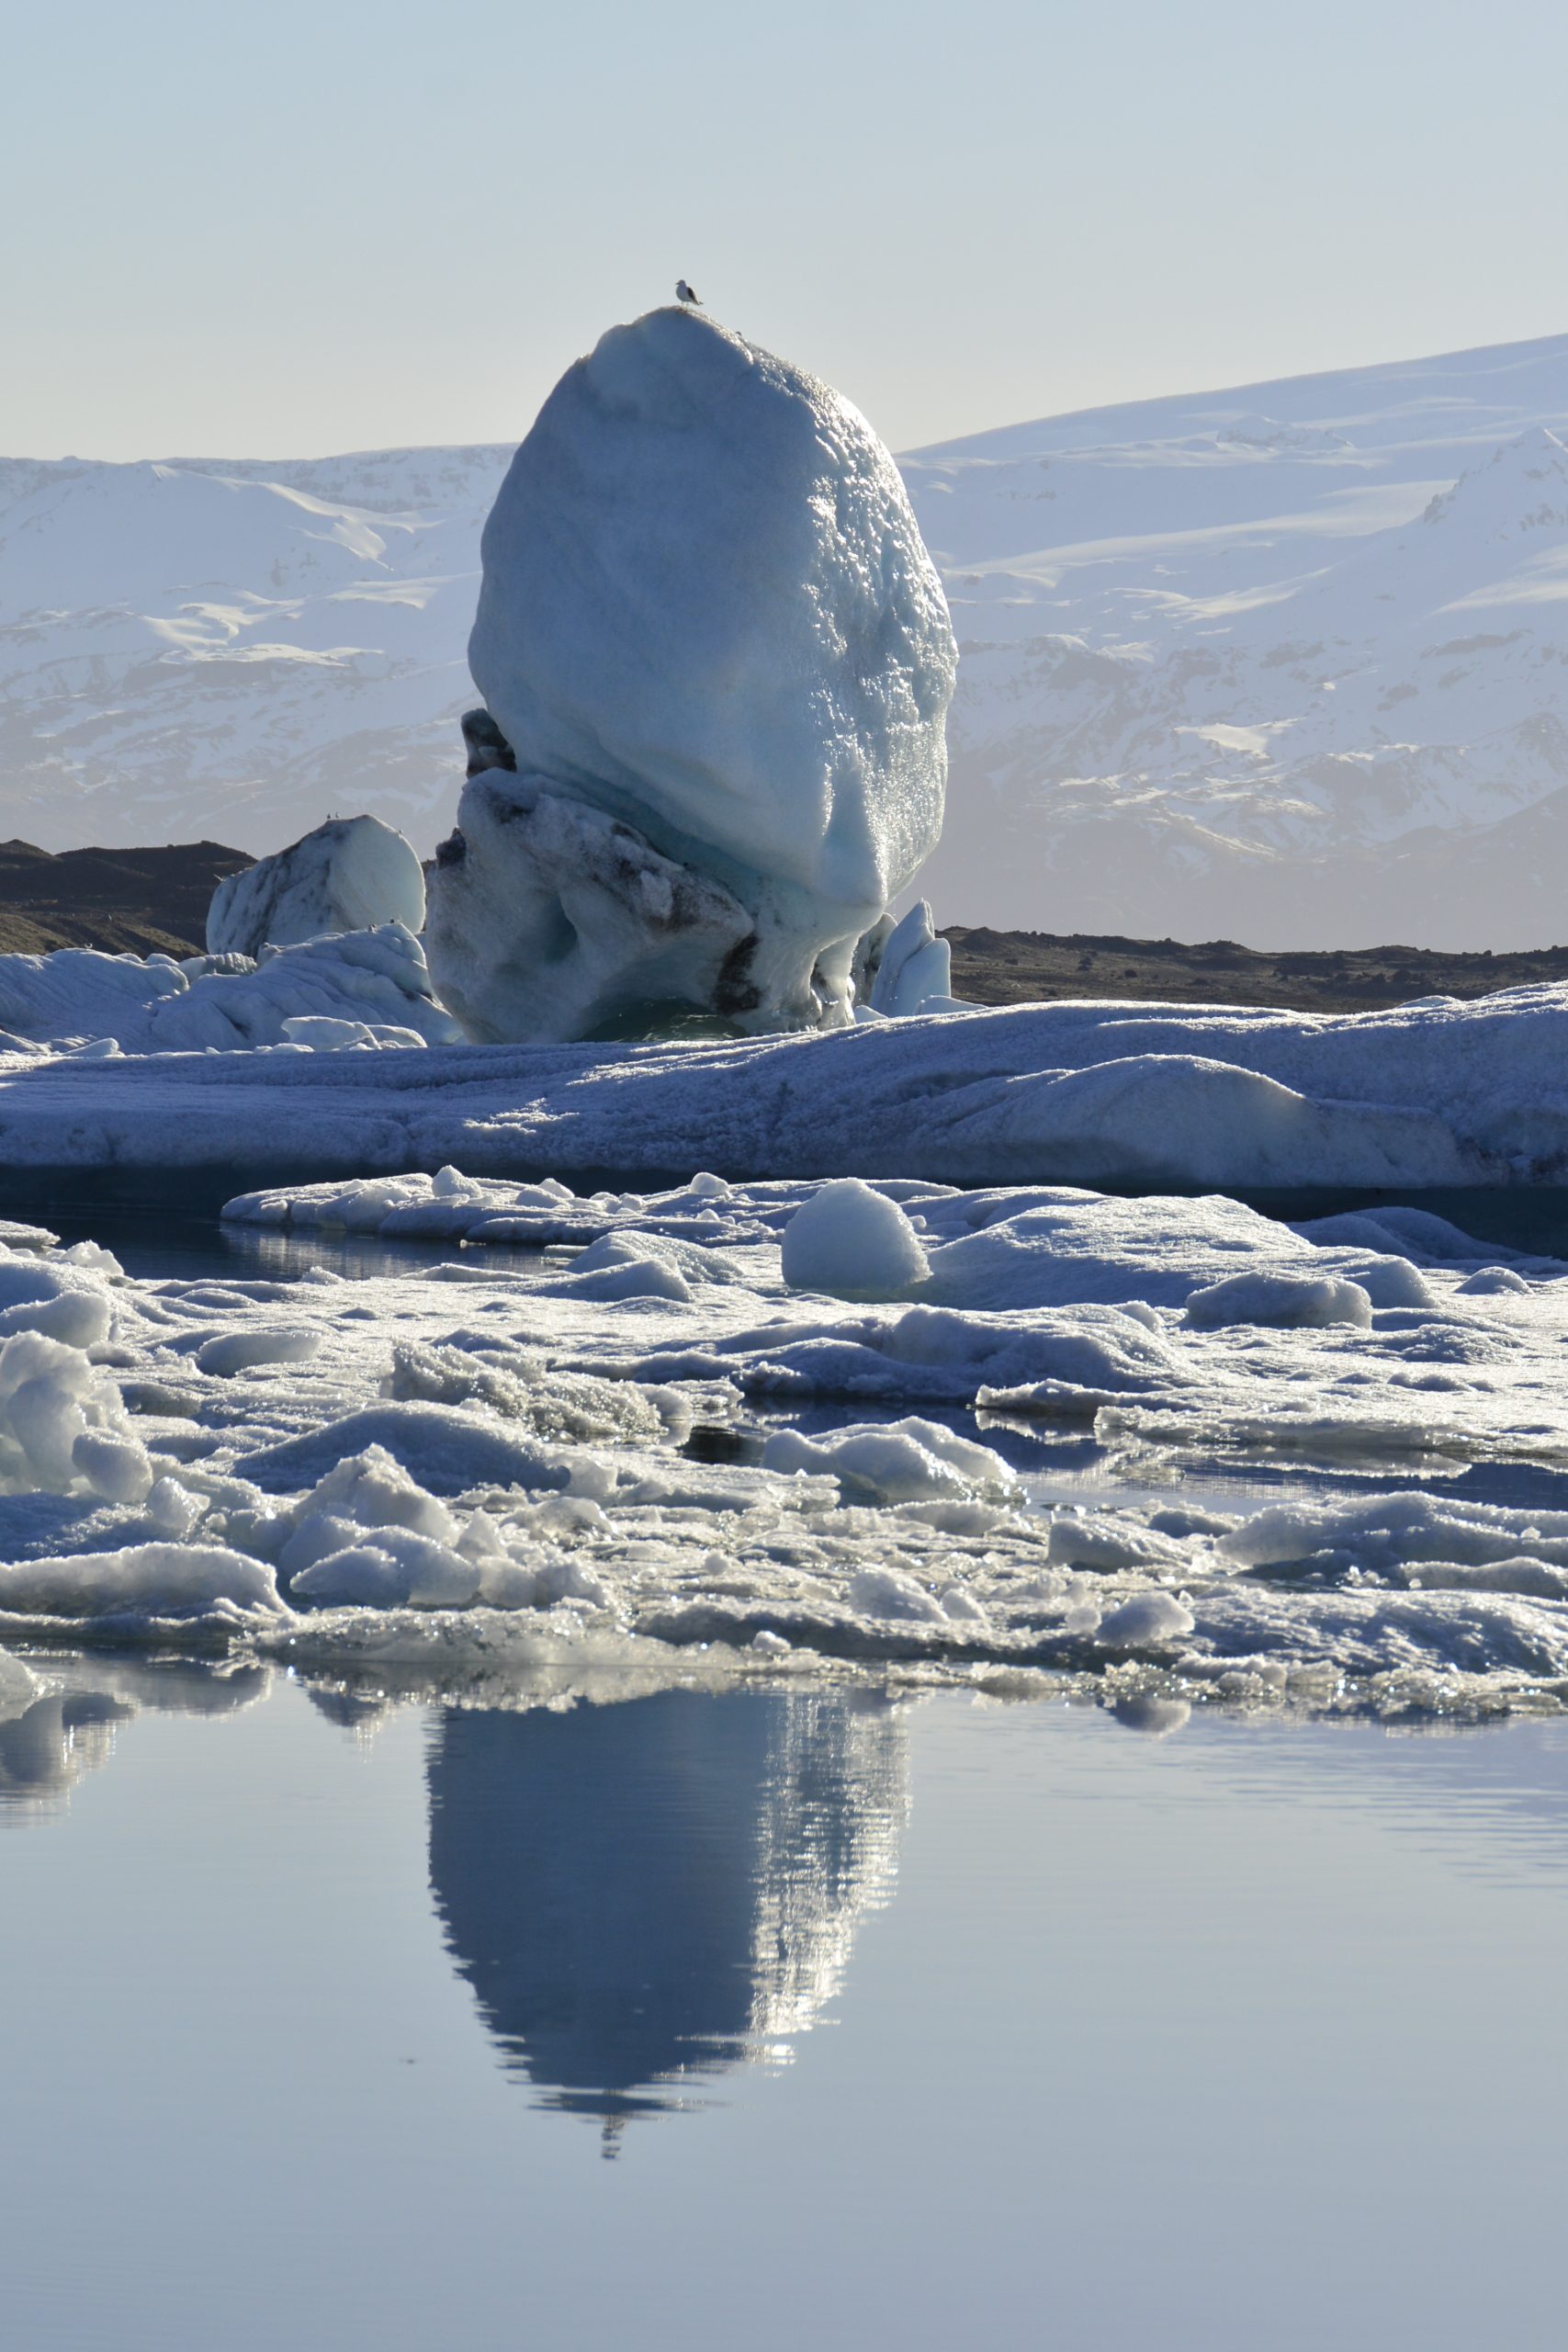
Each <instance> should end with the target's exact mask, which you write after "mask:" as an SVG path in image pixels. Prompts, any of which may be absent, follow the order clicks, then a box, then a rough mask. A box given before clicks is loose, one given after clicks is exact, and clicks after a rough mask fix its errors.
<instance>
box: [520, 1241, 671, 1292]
mask: <svg viewBox="0 0 1568 2352" xmlns="http://www.w3.org/2000/svg"><path fill="white" fill-rule="evenodd" d="M686 1254H687V1256H688V1260H689V1261H690V1260H694V1259H695V1258H696V1256H697V1253H696V1252H695V1251H691V1252H688V1253H686ZM540 1287H541V1288H542V1289H543V1290H545V1291H546V1292H547V1295H550V1296H552V1297H557V1298H582V1299H598V1300H601V1301H603V1302H604V1304H606V1305H610V1306H613V1305H614V1304H615V1302H616V1301H617V1300H619V1299H626V1298H661V1299H664V1300H666V1301H668V1303H669V1304H670V1305H671V1306H690V1305H691V1303H692V1298H693V1291H692V1284H691V1281H690V1279H689V1278H688V1275H687V1273H686V1272H685V1271H684V1269H683V1267H682V1263H681V1253H680V1252H679V1251H678V1250H677V1249H676V1248H675V1247H674V1246H672V1245H671V1243H670V1242H668V1241H666V1240H664V1239H663V1238H662V1237H660V1235H657V1234H641V1233H628V1234H621V1233H606V1234H604V1235H602V1236H601V1238H599V1239H598V1240H597V1241H595V1242H593V1243H592V1244H591V1246H590V1247H589V1248H588V1249H586V1250H583V1251H582V1252H581V1255H580V1256H579V1257H577V1258H575V1259H574V1260H573V1261H572V1263H571V1266H570V1270H569V1271H568V1272H566V1273H564V1274H562V1275H559V1276H558V1278H557V1280H556V1281H554V1282H552V1283H544V1284H541V1285H540Z"/></svg>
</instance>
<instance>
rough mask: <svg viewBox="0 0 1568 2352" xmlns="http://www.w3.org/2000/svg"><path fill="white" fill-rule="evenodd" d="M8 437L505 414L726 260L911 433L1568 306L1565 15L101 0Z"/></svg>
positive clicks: (246, 449) (828, 362)
mask: <svg viewBox="0 0 1568 2352" xmlns="http://www.w3.org/2000/svg"><path fill="white" fill-rule="evenodd" d="M8 27H9V28H8V30H7V32H6V40H5V44H4V48H3V50H0V59H3V61H4V65H5V73H4V77H3V82H0V201H3V203H4V206H5V218H6V236H5V238H4V240H3V241H0V304H3V317H4V321H5V330H4V345H3V346H0V347H3V349H4V353H5V359H4V372H3V376H0V453H3V454H7V455H13V456H20V455H28V456H40V457H48V456H59V455H61V454H62V453H64V452H67V451H72V452H75V453H77V454H81V455H85V456H92V457H107V458H129V457H146V456H164V455H171V454H176V453H183V454H190V455H197V454H205V455H233V456H248V455H254V456H263V455H276V456H285V455H303V454H308V453H320V452H324V451H327V450H331V449H341V448H351V447H357V448H364V447H375V446H380V445H384V444H389V443H399V442H434V441H474V440H505V439H513V438H516V437H517V436H518V435H520V434H521V433H522V432H523V431H524V430H525V428H526V426H527V424H528V423H529V421H530V419H531V417H532V415H533V413H534V411H535V409H536V407H537V405H538V402H539V401H540V399H541V398H542V396H543V394H544V393H545V392H546V391H547V389H548V387H549V385H550V384H551V382H552V381H553V380H554V379H555V378H556V377H557V376H558V374H559V372H560V370H561V368H563V367H564V366H565V365H566V364H567V363H568V362H569V361H570V359H571V358H573V357H574V356H575V355H576V354H577V353H578V352H579V351H580V350H582V349H584V348H586V347H587V345H589V344H591V343H592V340H593V339H594V337H595V335H596V334H598V333H599V331H600V330H601V329H602V328H603V327H604V326H605V325H606V324H608V323H609V322H611V321H612V320H614V319H617V318H623V317H628V316H631V315H633V314H634V313H635V312H637V311H640V310H643V309H646V308H648V307H649V305H650V304H651V303H653V302H655V301H660V300H667V299H669V297H670V294H671V289H672V286H673V281H674V278H675V277H676V274H677V273H678V272H679V271H682V270H683V271H685V272H686V273H687V275H688V276H689V277H691V278H692V279H693V280H694V283H695V285H696V287H697V288H698V290H699V291H700V292H701V293H702V294H703V295H704V296H705V299H706V300H707V302H708V305H709V307H710V309H712V310H713V311H715V312H716V314H717V315H719V316H720V317H722V318H724V319H726V320H728V321H730V322H733V323H734V324H735V325H737V326H739V327H740V328H741V329H742V330H743V331H744V332H746V333H747V334H751V335H753V336H754V337H756V339H757V340H758V341H760V342H762V343H765V344H768V345H772V346H773V347H774V348H776V349H778V350H781V351H784V352H787V353H788V354H789V355H790V356H792V357H793V358H795V359H798V360H800V361H802V362H804V363H805V364H806V365H807V366H810V367H813V368H817V369H818V370H819V371H820V372H821V373H822V374H824V375H826V376H827V377H829V379H831V380H832V381H834V382H835V383H837V384H838V385H840V387H841V388H842V390H845V391H846V392H848V393H849V395H850V396H851V398H852V399H853V400H855V401H858V402H859V403H860V405H861V406H862V407H863V409H864V410H865V411H866V413H868V415H869V416H870V417H871V418H872V420H873V422H874V424H876V425H877V426H878V428H879V429H880V430H881V431H882V433H883V434H884V435H886V438H887V439H888V440H889V441H891V442H892V443H893V444H894V446H895V447H911V446H913V445H915V444H918V443H919V442H924V441H931V440H935V439H939V438H945V437H948V436H951V435H957V434H963V433H968V432H973V431H978V430H980V429H981V428H983V427H985V426H987V425H994V424H1009V423H1012V422H1015V421H1019V420H1021V419H1024V418H1027V417H1031V416H1039V415H1043V414H1046V413H1050V412H1052V411H1055V410H1059V409H1064V408H1070V407H1079V406H1084V405H1087V404H1090V403H1098V402H1100V401H1111V400H1120V399H1132V398H1135V397H1138V396H1141V395H1144V394H1149V393H1157V392H1162V391H1172V390H1183V389H1197V388H1200V387H1202V386H1205V385H1218V384H1224V383H1228V382H1235V381H1239V380H1242V379H1251V378H1258V377H1263V376H1269V375H1280V374H1291V373H1295V372H1298V371H1301V370H1304V369H1311V368H1328V367H1337V366H1341V365H1352V364H1359V363H1368V362H1371V361H1374V360H1378V359H1385V358H1396V357H1399V356H1404V355H1409V356H1414V355H1416V354H1418V353H1424V352H1431V351H1438V350H1447V349H1455V348H1460V347H1462V346H1465V345H1472V344H1479V343H1487V342H1502V341H1509V340H1514V339H1517V338H1521V337H1525V336H1529V335H1535V334H1552V333H1557V332H1561V331H1562V330H1563V329H1564V328H1565V327H1568V290H1565V288H1568V281H1565V272H1564V266H1563V254H1562V240H1563V226H1564V220H1565V218H1568V204H1565V201H1564V198H1565V177H1568V166H1565V164H1564V141H1563V136H1562V91H1563V89H1564V86H1565V85H1568V9H1564V8H1563V7H1562V6H1561V5H1560V0H1554V4H1553V5H1546V4H1545V0H1486V5H1484V6H1483V5H1479V4H1478V0H1425V5H1420V6H1414V5H1411V6H1390V5H1386V0H1360V5H1353V0H1292V5H1289V6H1282V5H1274V0H1100V5H1084V6H1073V7H1071V8H1066V7H1062V6H1055V5H1045V6H1042V5H1034V6H1028V5H1024V0H953V5H951V6H942V7H939V6H934V5H931V4H930V0H908V4H907V5H905V6H895V5H891V0H795V5H793V6H769V7H767V8H761V7H756V6H748V5H745V0H739V5H734V4H733V0H732V5H723V4H722V0H666V5H664V6H657V7H656V6H649V5H642V6H630V5H626V0H575V4H574V5H572V6H569V7H565V8H555V9H549V10H545V9H537V8H534V7H530V6H516V5H513V6H502V5H499V0H442V5H440V6H433V5H428V0H403V5H397V4H396V0H392V5H389V0H379V5H375V6H371V5H365V0H261V5H255V6H249V7H244V8H227V7H220V6H216V5H214V4H213V0H201V5H193V4H192V0H142V4H141V5H140V6H136V7H132V8H128V7H126V6H123V0H114V5H107V0H57V5H56V6H54V7H52V8H50V9H46V8H44V7H42V6H30V7H28V10H27V11H26V13H25V14H24V13H23V12H21V11H20V10H15V11H12V12H11V13H10V16H9V18H8Z"/></svg>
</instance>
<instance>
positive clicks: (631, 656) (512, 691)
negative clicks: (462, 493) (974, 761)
mask: <svg viewBox="0 0 1568 2352" xmlns="http://www.w3.org/2000/svg"><path fill="white" fill-rule="evenodd" d="M482 552H483V564H484V574H483V582H482V586H481V589H480V594H479V611H478V616H477V618H476V621H475V624H474V631H473V636H472V639H471V641H470V645H469V662H470V666H471V668H472V671H473V674H474V678H475V681H476V683H477V684H478V685H479V690H480V692H481V693H482V695H484V698H485V702H486V705H487V711H486V712H483V713H479V714H476V715H475V718H474V720H473V721H471V722H470V723H469V726H468V735H469V747H470V763H469V780H468V786H467V787H466V789H465V793H464V797H463V802H462V807H461V809H460V811H459V817H458V831H457V834H455V835H454V836H453V839H452V841H451V842H449V843H447V844H446V845H445V848H444V851H443V854H442V860H441V862H440V863H439V864H438V865H437V868H436V871H435V874H434V879H433V884H432V890H431V912H430V952H431V960H432V968H433V970H434V972H435V975H436V978H437V982H438V985H439V987H440V988H441V990H442V993H443V995H444V997H445V998H446V1001H447V1002H448V1003H449V1004H450V1005H451V1006H452V1008H453V1010H454V1011H456V1012H457V1013H458V1015H459V1017H460V1018H461V1019H462V1020H463V1022H464V1023H465V1025H466V1026H467V1027H468V1029H469V1030H470V1032H471V1034H473V1035H476V1036H479V1037H484V1038H491V1039H516V1038H523V1037H541V1038H542V1037H557V1038H566V1037H572V1036H582V1035H592V1034H594V1033H596V1032H601V1033H602V1032H604V1030H605V1029H606V1028H607V1027H609V1026H611V1025H613V1024H614V1023H616V1022H622V1023H626V1022H630V1021H635V1020H636V1018H637V1015H638V1013H639V1012H644V1011H646V1010H647V1009H648V1008H649V1007H659V1008H661V1009H662V1008H668V1007H670V1006H671V1005H680V1006H685V1007H688V1008H695V1009H697V1010H699V1011H708V1012H714V1013H716V1014H718V1015H720V1016H722V1017H724V1018H726V1019H728V1020H729V1021H731V1022H733V1023H736V1024H737V1025H739V1026H740V1027H743V1028H747V1029H753V1030H764V1029H787V1028H811V1027H815V1026H818V1025H822V1024H828V1025H831V1024H835V1023H840V1022H842V1021H843V1020H845V1019H846V1018H847V1017H848V1011H849V996H850V989H849V978H850V967H851V963H852V956H853V953H854V948H855V944H856V943H857V941H858V940H859V939H860V937H861V936H862V934H863V933H864V932H865V931H866V930H868V929H869V928H870V926H871V925H872V924H874V922H876V921H877V920H878V918H879V917H880V916H881V914H882V912H883V910H884V909H885V908H886V904H887V902H888V900H889V899H890V898H892V897H894V896H895V895H896V894H897V892H898V891H899V890H900V889H901V888H903V887H904V885H905V884H906V883H907V882H908V880H909V879H910V877H911V876H913V875H914V873H915V872H916V870H917V869H918V867H919V865H920V864H921V862H922V861H923V860H924V859H925V858H926V856H927V855H928V854H930V852H931V850H932V848H934V846H935V844H936V842H937V839H938V836H939V834H940V832H941V830H942V801H943V792H944V786H945V780H946V752H945V748H944V742H943V722H944V719H945V716H946V711H947V706H948V702H949V700H950V698H951V695H952V693H953V679H954V673H955V668H956V652H955V648H954V645H953V631H952V627H951V624H950V622H949V619H948V613H947V605H946V602H945V599H944V597H943V594H942V584H941V582H940V580H939V578H938V576H937V572H936V570H935V568H934V566H933V565H932V563H931V558H930V557H929V555H928V554H927V552H926V549H925V547H924V545H923V543H922V541H921V538H920V536H919V529H918V527H917V526H916V523H915V520H914V516H913V515H912V513H911V511H910V508H909V504H908V499H907V497H906V495H905V492H904V487H903V483H902V481H901V480H900V477H899V475H898V471H897V468H896V467H895V465H894V463H893V460H892V458H891V457H890V456H889V454H888V452H887V450H886V448H885V447H884V446H883V444H882V443H881V442H880V441H879V440H878V438H877V436H876V435H875V434H874V432H873V431H872V429H871V427H870V426H869V425H868V424H866V422H865V420H864V418H863V417H862V416H861V415H860V413H858V411H857V410H855V409H854V408H852V406H851V405H850V404H849V402H848V401H845V400H843V399H841V398H840V395H839V394H838V393H836V392H835V391H833V390H831V389H830V388H829V386H827V385H826V384H823V383H821V382H819V381H818V379H816V378H815V377H812V376H810V375H808V374H807V373H806V372H805V371H804V370H803V369H801V368H795V367H794V366H792V365H791V364H790V363H789V362H787V361H785V360H782V359H778V358H776V357H774V356H773V355H772V354H771V353H768V352H766V351H762V350H761V349H759V348H758V347H757V346H756V345H753V344H750V343H748V342H746V341H745V340H744V339H743V338H742V337H741V336H740V335H739V334H733V333H731V332H730V331H729V330H728V329H726V328H723V327H720V326H717V325H716V324H715V323H714V322H712V321H711V320H709V319H707V318H705V317H701V316H697V315H694V314H693V313H691V312H689V311H680V310H663V311H653V312H650V313H649V315H648V316H647V317H645V318H642V319H639V320H637V321H636V322H634V323H633V324H631V325H629V326H623V327H615V328H613V329H612V330H611V331H610V332H609V333H608V334H605V335H604V337H603V338H602V339H601V341H600V342H599V344H598V345H597V346H596V348H595V349H594V350H593V351H592V353H591V354H590V356H588V357H587V358H585V359H582V360H580V361H578V362H577V364H576V365H575V366H574V367H572V368H570V369H569V370H568V371H567V373H566V375H565V376H564V377H563V378H562V379H561V381H560V382H559V384H558V386H557V387H556V389H555V390H554V392H552V394H551V395H550V398H549V399H548V400H547V402H546V403H545V406H544V408H543V410H542V411H541V413H540V414H539V417H538V419H537V422H536V424H535V425H534V428H533V430H532V432H531V433H530V434H529V435H528V437H527V439H526V440H525V442H524V444H523V446H522V447H521V448H520V449H519V450H518V452H517V456H516V458H514V460H513V465H512V469H511V471H510V472H509V473H508V475H507V477H506V480H505V481H504V482H503V484H502V489H501V492H500V493H499V495H498V497H497V499H496V503H495V505H494V507H493V509H492V511H491V516H490V520H489V522H488V523H487V525H486V526H485V533H484V540H483V549H482Z"/></svg>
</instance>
